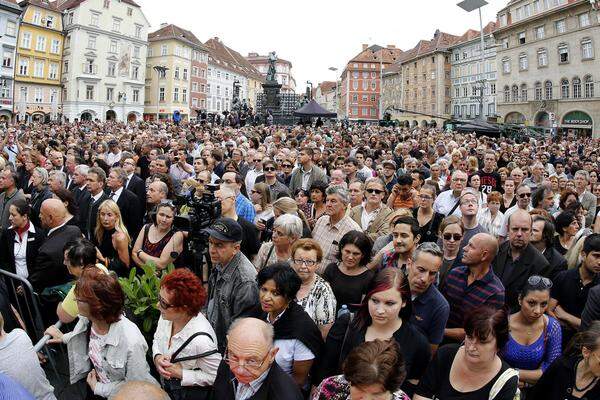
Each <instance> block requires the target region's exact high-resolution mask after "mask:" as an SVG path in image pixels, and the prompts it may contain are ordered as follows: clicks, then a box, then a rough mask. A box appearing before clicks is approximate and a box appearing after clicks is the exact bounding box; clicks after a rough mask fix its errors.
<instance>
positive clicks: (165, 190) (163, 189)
mask: <svg viewBox="0 0 600 400" xmlns="http://www.w3.org/2000/svg"><path fill="white" fill-rule="evenodd" d="M151 183H156V184H158V190H160V191H161V192H163V193H164V194H165V195H166V194H168V193H169V187H168V186H167V184H166V183H164V182H163V181H161V180H158V179H156V180H154V181H152V182H151Z"/></svg>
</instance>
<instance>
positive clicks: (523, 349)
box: [501, 275, 562, 387]
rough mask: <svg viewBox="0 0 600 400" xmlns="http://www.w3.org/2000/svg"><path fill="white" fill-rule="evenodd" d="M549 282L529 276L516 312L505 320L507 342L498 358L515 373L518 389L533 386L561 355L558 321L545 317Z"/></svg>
mask: <svg viewBox="0 0 600 400" xmlns="http://www.w3.org/2000/svg"><path fill="white" fill-rule="evenodd" d="M550 288H552V281H551V280H550V279H548V278H544V277H542V276H538V275H533V276H530V277H529V279H528V280H527V283H526V284H525V286H523V289H521V293H520V294H519V306H520V310H519V311H518V312H516V313H515V314H513V315H511V316H510V317H509V319H508V325H509V329H510V331H509V335H508V342H507V343H506V345H505V346H504V347H503V349H502V352H501V355H502V359H503V360H504V361H506V362H507V363H508V365H510V366H511V367H513V368H517V369H518V370H519V382H520V384H521V386H523V387H528V386H531V385H534V384H535V383H536V382H537V381H538V380H539V379H540V377H541V376H542V374H543V373H544V371H545V370H546V369H547V368H548V367H549V366H550V364H552V363H553V362H554V360H555V359H556V358H558V357H559V356H560V354H561V352H562V333H561V328H560V324H559V323H558V321H557V320H556V319H554V318H552V317H550V316H548V315H546V311H548V304H549V302H550Z"/></svg>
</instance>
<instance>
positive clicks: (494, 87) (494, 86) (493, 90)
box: [490, 83, 496, 94]
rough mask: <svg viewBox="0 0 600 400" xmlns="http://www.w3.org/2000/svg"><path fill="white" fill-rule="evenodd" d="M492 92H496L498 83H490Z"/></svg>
mask: <svg viewBox="0 0 600 400" xmlns="http://www.w3.org/2000/svg"><path fill="white" fill-rule="evenodd" d="M490 92H491V93H492V94H496V84H495V83H490Z"/></svg>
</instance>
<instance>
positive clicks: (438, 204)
mask: <svg viewBox="0 0 600 400" xmlns="http://www.w3.org/2000/svg"><path fill="white" fill-rule="evenodd" d="M458 201H459V197H454V192H453V191H452V189H450V190H446V191H445V192H442V193H440V195H439V196H438V197H437V198H436V199H435V202H434V203H433V211H435V212H438V213H440V214H442V215H444V216H446V217H447V216H448V213H450V211H451V210H452V209H453V208H454V211H453V212H452V215H456V216H457V217H459V218H460V217H462V213H461V212H460V206H456V207H454V206H455V205H456V203H457V202H458Z"/></svg>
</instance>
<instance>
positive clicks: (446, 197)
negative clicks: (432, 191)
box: [433, 170, 468, 217]
mask: <svg viewBox="0 0 600 400" xmlns="http://www.w3.org/2000/svg"><path fill="white" fill-rule="evenodd" d="M467 178H468V175H467V173H466V172H463V171H461V170H455V171H454V172H453V173H452V177H451V178H450V190H446V191H445V192H442V193H440V195H439V196H438V197H437V198H436V199H435V202H434V203H433V211H435V212H437V213H440V214H442V215H444V216H445V217H448V216H450V215H456V216H458V217H460V216H461V213H460V208H459V205H460V195H461V193H462V191H463V189H464V188H465V187H466V186H467Z"/></svg>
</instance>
